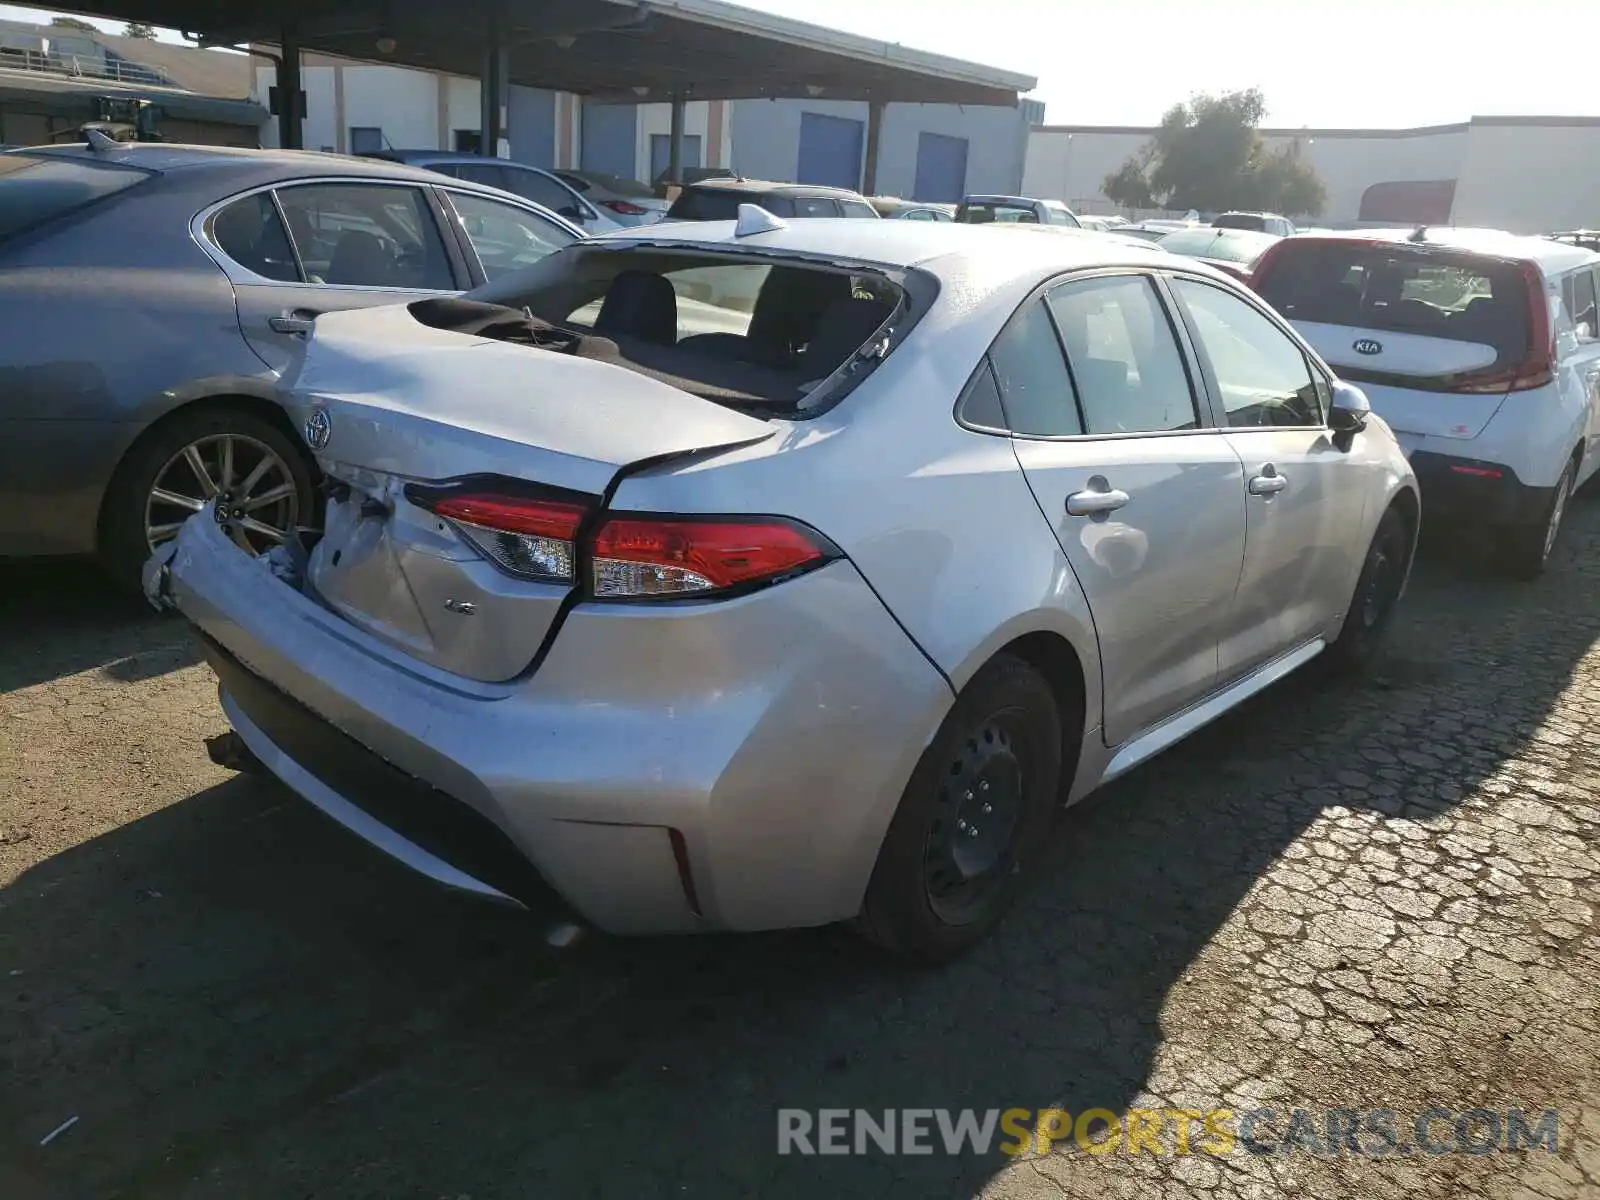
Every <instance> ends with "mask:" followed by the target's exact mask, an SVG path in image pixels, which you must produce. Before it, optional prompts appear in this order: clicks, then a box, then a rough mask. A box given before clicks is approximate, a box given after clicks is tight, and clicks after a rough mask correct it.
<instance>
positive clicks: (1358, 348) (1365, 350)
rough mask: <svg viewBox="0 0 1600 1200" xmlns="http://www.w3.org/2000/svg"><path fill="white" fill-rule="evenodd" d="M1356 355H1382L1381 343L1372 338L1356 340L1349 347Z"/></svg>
mask: <svg viewBox="0 0 1600 1200" xmlns="http://www.w3.org/2000/svg"><path fill="white" fill-rule="evenodd" d="M1350 348H1351V349H1352V350H1354V351H1355V352H1356V353H1357V354H1382V353H1383V343H1382V342H1380V341H1377V340H1376V339H1374V338H1357V339H1356V340H1355V341H1354V342H1353V343H1352V344H1351V346H1350Z"/></svg>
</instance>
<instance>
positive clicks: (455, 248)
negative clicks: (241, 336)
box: [189, 175, 478, 296]
mask: <svg viewBox="0 0 1600 1200" xmlns="http://www.w3.org/2000/svg"><path fill="white" fill-rule="evenodd" d="M332 184H338V185H342V184H357V185H366V186H368V187H403V188H412V189H414V190H416V191H417V192H420V193H421V195H422V201H423V207H424V208H426V209H427V210H428V213H429V214H430V215H431V216H432V217H433V220H434V225H435V228H436V229H437V230H438V233H439V240H440V242H441V243H443V245H444V251H445V257H446V258H448V259H449V260H450V272H451V274H452V275H453V276H454V277H455V279H454V283H453V284H452V286H450V287H448V288H397V287H377V286H374V285H371V284H342V283H312V282H310V281H309V280H307V279H305V278H304V275H305V273H306V272H305V264H304V263H302V262H301V261H300V247H299V246H297V245H295V240H294V234H293V233H292V232H290V230H289V222H288V218H287V217H286V216H285V215H284V212H283V205H282V203H281V202H280V201H279V199H278V193H279V192H280V191H286V190H288V189H290V188H297V187H318V186H327V185H332ZM434 191H435V188H434V185H433V184H432V183H431V182H429V183H423V182H421V181H420V180H415V179H392V178H387V177H385V176H382V175H312V176H305V177H299V178H294V179H280V180H278V181H277V182H276V183H261V184H257V185H256V186H254V187H249V188H245V189H243V190H242V191H238V192H234V193H233V194H232V195H229V196H226V197H224V198H223V199H221V200H217V201H215V202H213V203H211V204H208V205H206V206H205V207H204V208H202V209H201V210H200V211H199V212H197V213H196V214H195V215H194V216H193V217H191V218H190V219H189V236H190V237H192V238H193V239H194V240H195V242H196V243H197V244H198V245H199V247H200V248H201V249H202V250H204V251H205V252H206V255H207V257H209V258H210V259H211V261H212V262H214V263H216V264H217V267H218V268H219V269H220V270H221V271H222V273H223V274H224V275H225V276H227V279H228V282H229V283H232V284H234V285H236V286H241V287H275V288H298V289H303V290H305V291H308V292H311V293H313V294H315V295H326V294H327V293H329V292H358V293H362V294H372V295H393V296H440V295H448V294H449V293H450V292H460V291H467V290H469V289H470V288H472V287H475V286H477V282H478V281H474V280H473V278H472V272H471V270H470V269H469V267H468V265H467V263H466V261H465V260H464V259H463V258H462V256H461V253H460V249H461V248H460V245H459V244H458V243H456V242H455V241H454V238H455V234H454V233H453V232H448V231H447V230H446V228H445V222H444V221H442V220H441V216H442V213H441V208H440V201H439V198H438V197H437V196H435V195H434V194H433V193H434ZM262 192H268V193H270V194H271V196H272V204H273V208H274V209H276V210H277V213H278V219H279V220H280V221H282V222H283V223H284V231H285V233H287V234H288V237H289V246H290V249H291V250H293V252H294V257H295V263H296V265H297V266H298V267H299V270H300V274H301V276H302V278H301V279H299V280H297V281H295V282H292V283H291V282H289V281H288V280H284V279H268V278H267V277H266V276H265V275H257V274H256V273H255V272H254V271H252V270H250V269H249V268H248V267H245V266H242V265H240V264H239V263H237V262H235V261H234V260H233V259H232V258H230V257H228V255H227V254H225V253H223V250H222V247H221V246H219V245H217V243H216V240H215V239H214V238H213V237H212V234H211V227H212V224H213V222H214V221H215V220H216V217H217V214H218V213H220V212H221V211H222V210H223V209H225V208H227V207H228V206H229V205H230V204H234V203H236V202H238V201H240V200H245V199H248V198H249V197H251V196H255V195H259V194H260V193H262Z"/></svg>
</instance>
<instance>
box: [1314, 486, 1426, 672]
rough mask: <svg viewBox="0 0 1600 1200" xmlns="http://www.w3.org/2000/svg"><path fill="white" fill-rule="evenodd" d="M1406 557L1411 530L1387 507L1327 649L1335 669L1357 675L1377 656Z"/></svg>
mask: <svg viewBox="0 0 1600 1200" xmlns="http://www.w3.org/2000/svg"><path fill="white" fill-rule="evenodd" d="M1410 557H1411V533H1410V531H1409V530H1408V529H1407V528H1406V522H1405V518H1403V517H1402V516H1401V515H1400V513H1399V510H1397V509H1394V508H1390V509H1389V511H1388V512H1386V513H1384V514H1383V519H1382V520H1381V521H1379V522H1378V531H1377V532H1376V533H1375V534H1373V535H1372V545H1371V546H1369V547H1368V548H1367V557H1366V560H1365V561H1364V562H1363V563H1362V564H1361V577H1360V578H1359V579H1358V580H1357V581H1356V590H1355V593H1354V595H1352V596H1351V597H1350V611H1349V612H1347V613H1346V614H1345V618H1344V628H1343V629H1341V630H1340V631H1339V636H1338V637H1337V638H1336V639H1335V640H1334V643H1333V645H1331V646H1329V647H1328V650H1327V658H1328V662H1329V664H1330V665H1331V666H1332V667H1333V668H1334V669H1335V670H1336V671H1340V672H1342V673H1344V674H1348V675H1358V674H1360V673H1362V672H1363V671H1365V670H1367V669H1368V668H1369V667H1371V665H1372V664H1373V662H1374V661H1375V660H1376V659H1377V658H1378V655H1379V652H1380V651H1381V649H1382V645H1383V640H1384V634H1385V633H1387V632H1388V629H1389V623H1390V621H1391V620H1392V619H1393V617H1394V609H1395V604H1396V602H1397V601H1398V600H1399V599H1400V589H1401V588H1402V587H1403V586H1404V584H1405V579H1406V564H1407V563H1408V561H1409V560H1410Z"/></svg>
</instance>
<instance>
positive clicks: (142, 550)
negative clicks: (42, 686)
mask: <svg viewBox="0 0 1600 1200" xmlns="http://www.w3.org/2000/svg"><path fill="white" fill-rule="evenodd" d="M225 446H226V451H225V450H224V447H225ZM190 449H193V450H194V451H195V453H196V454H198V455H199V457H200V461H201V465H202V467H203V469H204V471H205V475H206V478H205V479H204V480H202V479H201V477H200V474H199V472H198V471H196V470H195V469H194V468H193V467H191V466H190V465H189V460H188V458H187V457H186V455H187V452H188V451H189V450H190ZM224 453H226V458H224ZM225 470H227V471H231V473H232V481H231V488H224V487H222V485H223V483H224V482H225V479H224V473H225ZM158 484H160V485H162V488H161V490H162V493H163V494H165V495H168V496H170V497H173V498H175V499H182V500H183V501H184V503H182V504H178V503H169V502H166V501H163V500H160V499H159V498H156V496H155V492H156V489H157V485H158ZM247 484H248V485H249V488H248V492H247V491H246V488H245V485H247ZM218 491H223V492H228V493H229V494H230V495H231V497H232V499H233V500H234V502H235V503H236V504H237V506H238V507H239V508H241V509H242V510H245V511H243V512H242V514H241V516H242V518H244V519H246V520H248V522H249V527H246V525H245V523H244V521H243V520H242V521H241V522H239V523H236V525H230V527H229V531H230V534H231V535H232V536H233V537H234V540H235V541H237V542H239V544H240V545H241V546H248V548H250V549H252V550H253V551H258V552H259V551H262V550H265V549H266V548H268V547H269V546H270V545H271V544H272V539H271V538H270V537H267V536H265V535H264V533H262V532H260V531H261V530H265V529H267V528H272V529H276V530H280V531H284V532H287V533H290V534H292V533H293V531H294V528H295V526H296V525H297V524H304V523H306V522H308V521H309V520H311V519H312V513H313V511H314V505H315V502H316V489H315V485H314V483H313V479H312V469H311V465H310V463H309V462H308V461H307V458H306V455H305V453H304V451H303V450H302V449H301V448H300V446H299V445H298V444H297V443H296V442H295V441H294V440H293V439H292V438H291V437H289V435H288V434H286V433H284V432H283V430H282V429H280V428H279V427H278V426H277V425H276V424H274V423H273V422H272V421H270V420H268V419H267V418H265V417H262V416H259V415H257V414H256V413H252V412H246V411H244V410H242V409H238V408H230V407H221V406H208V407H204V408H195V409H190V410H185V411H183V412H180V413H178V414H177V415H176V416H175V417H172V418H171V419H169V420H168V421H166V422H165V423H164V424H161V425H158V426H156V427H155V429H154V430H153V431H152V432H151V433H150V434H149V435H148V436H146V437H144V438H142V439H141V440H140V441H138V442H136V443H135V444H134V446H133V448H132V449H131V450H130V451H129V452H128V454H127V457H125V458H124V459H123V460H122V463H121V465H120V466H119V467H118V468H117V473H116V475H115V476H114V477H113V479H112V481H111V486H110V487H109V488H108V489H107V490H106V499H105V505H104V507H103V509H102V510H101V520H100V533H101V538H100V557H101V559H102V560H103V562H104V563H105V566H106V569H107V570H108V571H109V573H110V574H111V576H112V578H113V579H114V580H115V581H116V582H117V583H119V584H121V585H122V586H124V587H129V588H133V589H135V590H137V589H138V587H139V586H140V585H139V572H140V568H141V567H143V566H144V563H145V560H146V559H148V558H149V557H150V554H151V550H152V529H155V530H157V531H158V532H157V534H156V538H157V544H159V542H160V541H164V540H166V539H168V538H170V537H172V536H175V533H176V526H177V524H179V523H181V522H182V521H183V520H184V519H185V518H186V517H187V516H189V515H190V513H191V511H192V509H193V508H194V506H195V505H196V504H197V503H199V502H203V501H206V500H210V499H213V498H214V497H215V495H216V493H217V492H218ZM274 497H276V498H274ZM252 506H254V507H252Z"/></svg>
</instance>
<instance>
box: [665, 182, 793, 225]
mask: <svg viewBox="0 0 1600 1200" xmlns="http://www.w3.org/2000/svg"><path fill="white" fill-rule="evenodd" d="M741 204H759V205H760V206H761V207H762V208H764V209H766V210H767V211H768V212H769V213H771V214H772V215H773V216H775V217H792V216H794V215H795V211H794V201H792V200H791V199H790V198H789V197H788V196H770V195H762V194H761V193H760V192H725V191H721V190H719V189H717V188H692V187H691V188H684V189H683V191H682V192H681V193H680V194H679V196H678V198H677V199H676V200H674V201H673V202H672V208H671V210H670V211H669V212H668V214H667V215H668V216H669V217H670V218H671V219H672V220H674V221H736V220H738V219H739V205H741Z"/></svg>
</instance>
